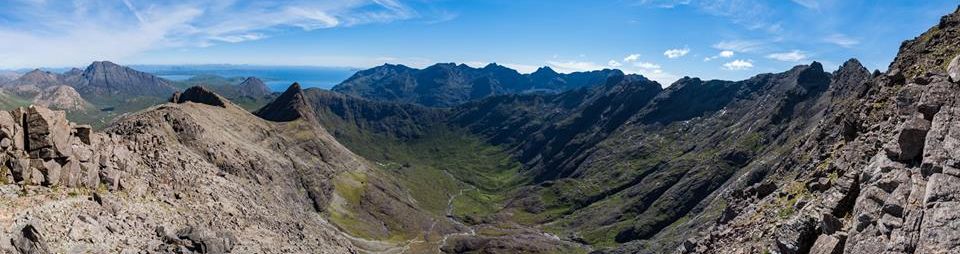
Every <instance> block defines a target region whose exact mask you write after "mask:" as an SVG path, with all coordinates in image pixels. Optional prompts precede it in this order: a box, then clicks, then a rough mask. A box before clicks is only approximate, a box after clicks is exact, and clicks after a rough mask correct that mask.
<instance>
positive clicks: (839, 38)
mask: <svg viewBox="0 0 960 254" xmlns="http://www.w3.org/2000/svg"><path fill="white" fill-rule="evenodd" d="M823 41H824V42H827V43H831V44H835V45H837V46H840V47H844V48H851V47H853V46H855V45H857V44H860V41H859V40H857V39H854V38H850V37H849V36H847V35H844V34H832V35H830V36H827V37H826V38H823Z"/></svg>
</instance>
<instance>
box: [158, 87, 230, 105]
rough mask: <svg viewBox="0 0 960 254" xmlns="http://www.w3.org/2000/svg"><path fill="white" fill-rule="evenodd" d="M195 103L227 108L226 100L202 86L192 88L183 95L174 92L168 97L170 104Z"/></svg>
mask: <svg viewBox="0 0 960 254" xmlns="http://www.w3.org/2000/svg"><path fill="white" fill-rule="evenodd" d="M188 101H189V102H196V103H202V104H207V105H211V106H218V107H227V99H224V98H223V97H220V95H217V94H216V93H214V92H212V91H210V90H207V89H206V88H203V87H202V86H194V87H191V88H188V89H187V90H185V91H183V93H180V92H176V93H174V94H173V96H172V97H170V102H172V103H186V102H188Z"/></svg>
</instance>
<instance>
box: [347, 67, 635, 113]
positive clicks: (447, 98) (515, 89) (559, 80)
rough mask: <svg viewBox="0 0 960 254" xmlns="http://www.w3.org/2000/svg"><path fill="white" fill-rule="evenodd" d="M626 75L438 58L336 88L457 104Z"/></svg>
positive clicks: (381, 70)
mask: <svg viewBox="0 0 960 254" xmlns="http://www.w3.org/2000/svg"><path fill="white" fill-rule="evenodd" d="M622 75H624V74H623V72H621V71H619V70H610V69H604V70H596V71H588V72H574V73H570V74H560V73H556V72H554V71H553V70H552V69H549V68H548V67H545V68H541V69H538V70H537V71H536V72H534V73H530V74H520V73H519V72H517V71H516V70H513V69H510V68H507V67H504V66H501V65H497V64H489V65H487V66H485V67H482V68H473V67H470V66H467V65H465V64H459V65H458V64H455V63H438V64H435V65H431V66H429V67H427V68H424V69H415V68H410V67H407V66H404V65H392V64H384V65H381V66H378V67H374V68H370V69H367V70H362V71H358V72H357V73H356V74H354V75H353V76H351V77H350V78H348V79H347V80H345V81H343V82H342V83H340V84H338V85H336V86H334V87H333V88H332V89H331V90H333V91H337V92H340V93H345V94H350V95H355V96H359V97H364V98H367V99H373V100H384V101H390V102H406V103H417V104H421V105H425V106H433V107H451V106H456V105H459V104H462V103H464V102H468V101H471V100H476V99H481V98H484V97H487V96H491V95H500V94H508V93H530V92H547V93H556V92H560V91H565V90H569V89H574V88H580V87H587V86H592V85H595V84H599V83H602V82H604V81H605V80H606V79H607V78H609V77H611V76H622Z"/></svg>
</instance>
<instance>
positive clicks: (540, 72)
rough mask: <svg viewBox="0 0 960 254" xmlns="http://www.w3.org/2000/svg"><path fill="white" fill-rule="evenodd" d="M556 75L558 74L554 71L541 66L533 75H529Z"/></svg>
mask: <svg viewBox="0 0 960 254" xmlns="http://www.w3.org/2000/svg"><path fill="white" fill-rule="evenodd" d="M558 74H559V73H557V72H556V71H554V70H553V69H552V68H550V67H549V66H543V67H540V68H537V70H536V71H534V72H533V73H530V75H531V76H556V75H558Z"/></svg>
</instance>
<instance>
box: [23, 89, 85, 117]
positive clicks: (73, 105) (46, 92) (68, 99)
mask: <svg viewBox="0 0 960 254" xmlns="http://www.w3.org/2000/svg"><path fill="white" fill-rule="evenodd" d="M33 103H34V104H36V105H40V106H44V107H48V108H52V109H59V110H66V111H79V110H84V109H86V108H87V107H89V106H90V103H89V102H87V101H86V100H84V99H83V97H81V96H80V93H77V90H74V89H73V87H70V86H66V85H60V86H53V87H48V88H46V89H43V91H42V92H40V94H39V95H37V97H36V98H34V99H33Z"/></svg>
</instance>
